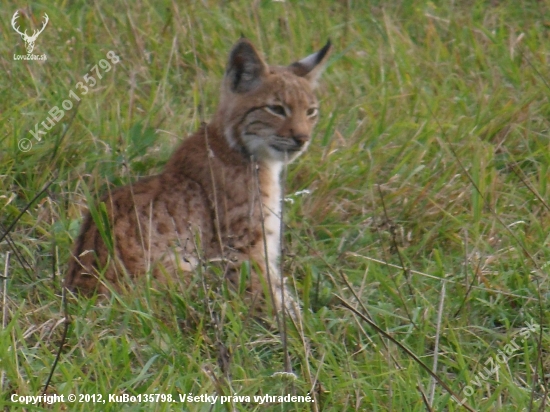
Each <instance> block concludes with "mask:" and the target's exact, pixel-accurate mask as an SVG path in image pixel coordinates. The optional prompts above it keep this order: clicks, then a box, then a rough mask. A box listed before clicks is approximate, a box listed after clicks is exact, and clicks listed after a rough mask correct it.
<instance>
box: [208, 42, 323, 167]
mask: <svg viewBox="0 0 550 412" xmlns="http://www.w3.org/2000/svg"><path fill="white" fill-rule="evenodd" d="M330 49H331V44H330V41H329V42H327V44H326V45H325V46H324V47H323V48H322V49H321V50H320V51H318V52H316V53H314V54H312V55H310V56H308V57H306V58H304V59H302V60H299V61H297V62H295V63H293V64H291V65H289V66H269V65H267V64H266V63H265V62H264V60H263V59H262V58H261V57H260V55H259V54H258V52H257V51H256V49H255V48H254V46H253V45H252V44H251V43H250V42H249V41H248V40H247V39H241V40H239V41H238V42H237V43H236V44H235V46H233V49H232V50H231V53H230V54H229V61H228V64H227V68H226V71H225V76H224V80H223V84H222V91H221V99H220V104H219V108H218V113H217V115H218V116H219V121H220V122H221V124H223V126H224V135H225V138H226V139H227V141H228V143H229V145H230V146H231V147H232V148H235V149H237V150H241V151H242V152H243V153H245V154H246V155H248V156H253V157H254V158H255V159H256V160H258V161H261V162H273V161H277V162H281V161H291V160H293V159H295V158H296V157H298V156H299V155H300V154H301V153H303V152H304V151H305V150H306V149H307V147H308V145H309V142H310V138H311V132H312V129H313V126H314V125H315V123H316V122H317V118H318V103H317V99H316V98H315V95H314V94H313V89H314V88H315V85H316V81H317V78H318V77H319V75H320V74H321V71H322V69H323V66H324V63H325V62H326V60H327V58H328V55H329V51H330Z"/></svg>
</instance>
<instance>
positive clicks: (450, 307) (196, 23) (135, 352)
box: [0, 0, 550, 411]
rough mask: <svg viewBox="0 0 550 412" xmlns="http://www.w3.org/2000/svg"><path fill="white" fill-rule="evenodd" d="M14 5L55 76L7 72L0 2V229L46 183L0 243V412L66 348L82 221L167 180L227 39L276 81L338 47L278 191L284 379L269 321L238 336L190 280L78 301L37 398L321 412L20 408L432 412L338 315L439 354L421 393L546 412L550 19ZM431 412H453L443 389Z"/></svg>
mask: <svg viewBox="0 0 550 412" xmlns="http://www.w3.org/2000/svg"><path fill="white" fill-rule="evenodd" d="M366 3H368V4H366ZM448 3H449V4H448ZM25 4H28V5H29V6H30V7H31V8H32V12H33V16H34V19H35V26H34V27H38V26H39V25H40V19H41V17H42V15H43V13H44V12H46V13H48V15H49V18H50V22H49V24H48V26H47V27H46V29H45V30H44V32H43V33H42V34H40V36H39V37H38V39H37V41H36V46H35V50H34V53H35V54H43V53H45V54H46V55H47V57H48V60H47V61H46V62H36V61H20V60H18V61H14V60H13V54H14V53H15V54H24V52H25V49H24V43H23V41H22V40H21V38H20V36H18V35H17V34H16V33H15V32H14V30H13V29H12V28H11V25H10V21H11V17H12V15H13V13H14V12H15V11H16V10H17V9H18V7H21V6H22V5H23V3H21V2H14V1H11V0H8V2H7V3H5V6H4V7H3V8H2V11H0V16H1V19H0V27H1V29H2V30H1V32H0V37H1V42H0V66H1V68H0V70H1V71H2V73H3V74H2V76H0V93H1V100H0V176H1V180H0V208H1V209H0V210H1V215H0V222H2V223H3V225H4V227H7V226H8V225H9V224H10V223H11V222H12V221H13V220H14V219H15V218H16V217H17V215H18V214H19V212H20V211H21V210H23V208H24V207H25V206H26V205H27V204H28V202H29V201H30V200H31V199H32V198H33V197H34V196H35V195H36V194H37V193H39V192H40V190H41V189H42V188H43V187H44V185H46V184H47V183H48V182H49V181H51V180H52V179H54V183H53V184H52V185H51V186H50V187H49V188H48V190H47V191H46V193H45V194H44V195H42V196H41V197H40V198H39V199H38V200H37V201H36V202H34V203H33V204H32V205H31V207H30V208H29V209H28V211H26V212H25V213H24V214H23V216H22V217H21V219H20V220H19V222H18V223H17V225H16V226H15V228H14V229H13V230H12V231H11V233H10V242H12V243H13V246H10V245H9V244H8V243H7V240H6V239H5V240H4V241H3V242H2V243H0V264H1V265H0V267H1V268H4V265H5V260H6V252H8V251H10V252H12V253H11V259H10V262H9V263H10V264H9V273H8V281H7V295H6V296H5V302H6V305H2V307H3V313H5V314H6V318H7V322H6V325H5V327H4V328H3V329H2V330H0V370H1V371H3V373H4V376H5V379H4V382H3V384H2V385H3V386H2V388H1V389H0V407H7V408H13V409H18V408H20V407H21V405H20V406H19V407H16V406H15V405H14V404H13V403H12V402H11V401H10V397H11V395H12V394H18V395H21V396H25V395H39V394H41V391H42V388H43V385H44V383H45V381H46V380H47V377H48V374H49V373H50V370H51V366H52V363H53V361H54V358H55V353H56V351H57V348H58V344H59V342H60V339H61V334H62V330H63V324H62V319H63V311H62V305H61V297H60V290H61V289H60V284H61V279H62V277H63V274H64V271H65V270H66V268H67V261H68V259H69V254H70V248H71V244H72V242H73V240H74V239H75V237H76V235H77V233H78V228H79V224H80V222H81V219H82V215H83V213H84V212H85V210H86V207H87V204H88V203H89V201H92V199H95V198H97V196H98V194H99V193H102V192H103V191H104V190H106V189H107V188H108V187H110V186H118V185H122V184H125V183H128V182H130V181H134V180H135V179H137V178H138V177H140V176H145V175H150V174H153V173H155V172H158V171H159V170H161V168H162V166H163V165H164V163H165V162H166V161H167V159H168V157H169V156H170V153H171V151H172V150H173V149H174V147H175V146H176V145H177V144H178V143H179V142H180V141H181V140H182V139H183V138H185V136H187V135H188V134H190V133H192V132H193V131H194V130H195V129H196V128H197V127H198V126H199V125H200V123H201V122H202V121H208V120H209V119H210V117H211V115H212V113H213V112H214V110H215V107H216V104H217V93H218V88H219V84H220V80H221V77H222V75H223V69H224V65H225V62H226V59H227V54H228V51H229V49H230V47H231V45H232V44H233V42H234V41H235V40H236V39H238V38H239V37H240V36H241V34H243V35H245V36H246V37H248V38H250V39H251V40H252V41H253V42H254V43H255V44H256V45H257V46H258V47H259V48H260V49H261V50H262V51H263V52H264V54H265V55H266V57H267V59H268V61H270V62H272V63H281V64H282V63H290V62H292V61H293V60H294V59H297V58H300V57H303V56H305V55H307V54H308V53H311V52H312V51H314V50H316V49H318V48H320V47H321V46H322V45H323V44H324V43H325V41H326V39H327V38H330V39H331V40H332V41H333V43H334V46H335V48H334V53H333V55H332V57H331V59H330V61H329V67H328V68H327V70H326V73H325V74H324V76H323V79H322V80H321V85H320V88H319V97H320V99H321V104H322V106H321V108H322V115H321V120H320V122H319V124H318V127H317V130H316V136H315V140H314V142H313V144H312V145H311V149H310V151H309V152H308V153H307V154H306V155H304V156H303V157H302V158H301V159H299V160H298V161H296V162H295V163H294V164H292V166H291V167H290V168H289V171H288V172H289V176H288V182H287V185H286V186H287V193H288V194H289V195H292V193H295V192H297V191H299V190H304V189H308V190H309V191H310V192H311V193H310V194H306V195H302V196H294V199H295V201H294V203H290V202H289V203H287V209H286V211H285V214H286V221H287V224H288V227H287V229H286V234H285V242H286V248H287V257H286V261H285V268H286V273H288V274H292V275H293V277H294V279H295V281H296V284H297V293H298V295H299V296H300V299H301V300H302V301H303V302H305V306H306V307H305V309H304V323H303V328H302V329H299V330H295V329H294V328H293V327H292V326H291V325H289V328H288V329H289V336H288V352H289V356H290V363H291V367H292V371H293V372H294V373H295V377H289V376H285V375H284V374H279V373H278V372H282V371H284V370H285V369H284V358H285V355H284V351H283V345H282V343H281V339H280V334H279V332H278V330H277V327H276V322H275V320H274V319H271V318H268V319H266V320H265V322H258V321H256V320H254V319H253V318H252V317H250V316H249V311H248V309H247V307H246V304H245V303H244V302H243V301H242V300H241V299H240V297H239V296H236V295H235V293H234V292H233V291H230V290H227V289H226V288H225V286H224V285H223V284H220V283H219V282H215V281H212V279H208V278H204V277H203V276H201V274H200V273H197V274H196V276H195V277H194V279H193V283H192V287H190V288H183V286H182V285H179V284H177V285H171V286H169V287H162V286H159V285H156V284H154V283H151V284H150V285H149V287H145V288H137V289H136V290H135V291H133V293H128V294H125V295H123V296H120V297H119V296H114V297H113V298H112V299H111V300H110V301H96V300H95V299H92V300H84V299H82V300H80V301H74V300H71V302H70V304H69V311H70V315H71V325H70V329H69V334H68V340H67V344H66V347H65V349H64V351H63V353H62V355H61V358H60V361H59V364H58V366H57V368H56V370H55V373H54V375H53V379H52V382H51V385H50V388H49V393H50V394H64V395H65V396H67V395H68V394H71V393H73V394H88V395H93V394H102V395H103V397H104V399H108V398H107V397H108V395H109V394H115V395H122V394H129V395H138V394H170V395H172V396H173V397H174V399H179V395H180V394H181V395H183V394H190V393H192V394H193V395H201V394H208V395H218V396H229V395H233V394H237V395H239V396H250V397H253V396H254V395H264V394H270V395H286V394H296V395H306V394H308V393H309V394H311V396H313V397H314V399H315V403H283V404H272V405H269V406H267V407H266V406H265V405H257V404H255V403H253V402H252V403H250V404H246V403H239V402H234V403H224V404H221V403H220V402H217V403H216V404H215V405H213V406H211V405H209V404H206V403H185V404H183V405H182V404H179V403H178V404H176V403H174V404H168V403H144V402H142V403H135V404H130V403H128V404H125V405H121V404H116V403H109V402H107V403H105V404H102V403H99V404H90V403H76V404H68V403H65V404H59V403H58V404H54V405H38V406H35V407H34V408H29V410H42V409H48V410H83V411H84V410H85V411H88V410H98V411H99V410H101V411H105V410H112V411H118V410H121V409H122V410H159V411H164V410H166V411H168V410H181V409H182V407H183V409H184V410H189V411H226V410H227V411H231V410H238V411H245V410H246V411H264V410H272V411H304V410H313V411H347V410H350V411H351V410H365V411H426V410H427V408H426V406H425V405H424V403H423V401H422V393H421V392H424V393H425V394H426V396H429V392H430V391H429V387H430V381H431V378H430V376H429V375H428V374H427V373H426V372H425V371H424V370H423V369H422V368H421V367H420V366H419V365H418V364H417V363H416V362H415V361H414V360H413V359H412V358H411V357H410V356H408V355H407V354H406V353H405V352H403V351H402V350H401V349H399V348H398V347H397V346H396V345H395V344H394V343H392V342H390V341H389V340H387V339H386V338H383V337H382V336H380V335H379V334H378V333H377V332H376V331H375V330H374V329H372V328H371V327H369V326H368V325H367V324H366V323H364V322H362V321H361V320H360V319H359V318H358V317H357V316H355V315H354V314H353V313H352V312H350V311H349V310H347V309H345V308H344V307H343V306H342V305H341V304H340V301H339V300H338V298H337V297H336V296H340V297H342V298H343V299H345V300H347V301H348V302H350V303H351V304H352V305H353V306H354V307H357V308H358V310H359V311H361V312H363V313H367V312H366V311H368V313H369V314H370V316H372V319H373V320H374V321H375V322H376V324H378V325H379V326H380V327H381V328H382V329H383V330H385V331H386V332H387V333H389V334H390V335H391V336H393V337H394V338H395V339H396V340H397V341H399V342H400V343H401V344H403V345H405V346H406V347H407V348H409V349H410V350H411V351H412V352H414V353H415V354H416V355H417V356H418V357H419V358H420V359H422V361H423V362H424V363H426V364H427V365H429V366H430V368H431V367H432V364H433V357H434V349H435V340H436V335H438V334H439V348H438V353H439V358H438V368H437V374H438V376H439V377H440V378H441V379H442V380H443V381H445V382H446V383H447V384H448V385H449V386H450V387H451V388H452V389H453V391H455V392H456V393H458V394H460V396H461V397H465V396H466V395H465V394H470V396H468V397H467V402H468V404H469V405H471V407H472V408H473V409H474V410H478V411H519V410H541V411H542V410H545V409H547V408H548V406H547V405H548V403H549V400H546V401H544V396H545V393H547V389H548V385H547V384H548V376H549V375H548V374H549V371H548V370H549V369H550V358H549V357H548V346H549V344H550V335H549V333H548V328H547V325H548V322H549V319H548V313H549V310H548V309H549V305H548V298H549V296H550V290H549V283H548V281H549V280H548V270H549V269H548V268H549V267H550V263H548V262H550V243H549V237H548V229H547V228H548V227H549V225H550V213H549V211H550V209H549V208H548V204H549V203H550V201H549V195H550V193H549V190H548V187H549V186H548V179H549V173H550V171H549V164H550V150H549V149H550V144H549V140H548V130H549V124H548V119H549V118H550V104H549V102H548V96H549V92H550V86H549V79H550V75H549V69H548V67H549V64H548V63H549V55H548V50H549V49H550V39H549V37H548V27H549V26H550V10H549V8H548V5H547V4H546V3H545V2H534V1H533V2H529V1H527V2H522V4H521V6H520V5H518V3H517V2H513V1H501V2H484V1H466V2H424V1H420V0H416V1H414V0H413V1H393V2H381V1H380V2H378V1H372V2H361V1H355V2H352V1H349V2H344V1H340V2H333V1H329V0H318V1H315V2H314V1H289V0H287V1H285V2H275V1H268V0H260V1H256V2H245V1H240V0H238V1H232V2H222V1H219V2H216V1H189V2H170V1H156V2H152V1H148V0H139V1H136V2H106V1H98V2H86V1H83V0H75V1H70V2H62V1H53V2H49V3H48V4H46V3H38V2H27V3H25ZM451 4H452V5H451ZM26 10H27V11H28V9H26ZM20 24H21V25H22V29H23V30H24V29H25V28H26V27H29V26H28V25H26V24H28V21H26V20H25V19H24V18H20ZM29 31H32V30H30V27H29ZM110 50H112V51H115V52H116V54H117V55H119V56H120V58H121V61H120V62H119V63H118V64H116V65H115V64H113V65H112V67H113V68H112V70H110V71H109V72H104V71H101V72H100V73H101V74H102V79H97V85H96V86H95V87H94V88H93V89H92V90H90V92H88V94H86V95H82V94H81V89H77V88H76V85H77V83H78V82H82V81H83V76H84V75H85V74H86V73H88V72H89V71H90V70H91V68H92V66H94V65H95V64H98V63H99V61H100V60H101V59H106V54H107V52H108V51H110ZM71 90H72V91H74V92H75V93H77V94H78V96H79V97H81V102H80V105H79V106H78V108H73V109H72V110H70V111H67V112H66V113H65V116H64V118H63V119H61V121H60V122H59V123H58V124H57V125H56V126H54V127H53V128H52V129H51V130H50V131H49V132H48V133H47V134H45V135H43V136H42V142H40V143H39V142H36V141H35V140H34V139H33V138H32V136H31V135H30V133H29V129H30V130H33V129H34V125H35V124H36V123H39V122H42V121H45V120H46V118H47V117H48V111H50V110H51V109H52V108H53V107H54V106H57V107H59V108H61V107H62V106H61V105H62V102H63V101H64V100H66V99H69V98H70V97H69V93H70V91H71ZM73 102H74V100H73ZM41 129H43V128H41ZM23 138H28V139H30V140H31V142H32V143H33V146H32V148H31V149H30V150H29V151H27V152H23V151H21V150H20V149H19V148H18V142H19V141H20V139H23ZM13 249H16V250H18V252H19V254H20V255H21V258H20V259H16V257H15V256H14V255H13ZM20 260H21V261H20ZM23 260H24V261H23ZM401 261H402V262H403V264H404V266H405V267H406V269H407V271H404V270H403V269H402V268H401V265H402V264H401ZM25 262H27V263H25ZM386 263H388V264H389V265H387V264H386ZM392 265H393V266H392ZM344 277H345V278H346V279H347V281H348V282H349V284H350V285H351V288H350V287H348V285H347V284H346V282H345V281H344ZM444 279H446V283H445V284H446V294H445V300H444V304H443V306H442V313H441V317H442V320H441V323H440V325H439V326H438V322H437V319H438V311H439V302H440V298H441V290H442V286H443V280H444ZM354 294H355V295H357V296H358V298H359V299H360V301H361V303H359V302H357V300H356V299H355V296H354ZM531 320H533V321H535V322H536V323H539V324H541V325H542V333H541V335H540V336H539V335H538V332H537V333H531V334H530V336H529V337H528V338H527V339H525V341H524V342H522V343H520V344H519V346H520V348H519V349H517V350H515V351H514V353H513V355H512V356H511V357H510V359H508V360H507V362H505V364H502V365H501V367H500V369H499V370H498V372H497V373H495V374H492V375H491V376H489V377H488V378H487V379H486V380H482V381H481V384H480V386H476V385H474V384H472V383H471V381H475V380H476V376H477V377H479V373H482V374H484V375H487V373H485V372H483V371H484V368H486V367H488V364H487V362H488V359H490V358H493V359H494V358H495V357H496V356H497V354H498V351H499V350H504V348H505V346H506V345H507V344H509V343H510V342H511V341H512V340H513V339H514V338H515V337H516V336H517V334H518V333H519V332H520V331H521V330H522V328H523V327H525V325H526V322H528V321H531ZM438 331H439V332H438ZM539 338H540V339H541V342H540V344H539V343H538V342H537V341H538V339H539ZM517 341H518V343H519V342H520V340H519V339H518V340H517ZM468 386H470V387H471V388H472V389H471V391H470V389H469V388H467V387H468ZM419 388H421V389H419ZM545 405H546V406H545ZM432 408H433V410H434V411H459V410H465V409H463V408H461V407H460V406H459V405H458V404H457V403H456V402H454V401H453V400H451V399H450V395H449V394H448V393H447V392H446V391H445V390H444V389H443V388H442V386H441V385H436V388H435V396H434V400H433V406H432Z"/></svg>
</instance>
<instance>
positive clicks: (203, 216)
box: [65, 39, 331, 313]
mask: <svg viewBox="0 0 550 412" xmlns="http://www.w3.org/2000/svg"><path fill="white" fill-rule="evenodd" d="M330 49H331V45H330V42H328V43H327V44H326V45H325V46H324V47H323V48H322V49H321V50H320V51H318V52H317V53H314V54H312V55H310V56H308V57H306V58H304V59H303V60H300V61H298V62H295V63H293V64H291V65H290V66H286V67H282V66H268V65H267V64H266V63H265V62H264V60H263V59H262V58H261V57H260V55H259V54H258V52H257V51H256V49H255V48H254V46H253V45H252V44H251V43H250V42H249V41H248V40H246V39H241V40H239V41H238V42H237V43H236V44H235V46H233V49H232V50H231V53H230V55H229V61H228V64H227V68H226V71H225V76H224V79H223V83H222V87H221V97H220V102H219V106H218V109H217V111H216V114H215V115H214V119H213V120H212V122H211V123H210V124H208V125H205V126H203V127H202V128H201V129H200V130H199V131H197V132H196V133H195V134H193V135H192V136H190V137H189V138H187V139H186V140H185V141H184V142H183V143H182V144H181V145H180V146H179V148H178V149H177V150H176V151H175V153H174V154H173V155H172V157H171V158H170V160H169V161H168V163H167V165H166V168H165V170H164V171H163V172H162V173H161V174H159V175H157V176H151V177H147V178H144V179H141V180H139V181H137V182H136V183H133V184H131V185H128V186H124V187H121V188H118V189H116V190H114V191H111V192H109V193H107V194H106V195H105V196H103V198H102V202H104V205H101V206H100V207H98V208H97V210H98V214H97V216H99V217H96V219H94V218H92V215H91V214H90V213H88V214H87V216H86V217H85V219H84V222H83V224H82V229H81V232H80V235H79V237H78V239H77V241H76V244H75V246H74V251H73V257H72V259H71V261H70V264H69V269H68V274H67V277H66V279H65V286H66V287H67V288H68V289H70V290H74V291H80V292H82V293H84V294H90V293H93V292H98V293H103V294H107V291H108V288H107V287H106V282H110V283H111V284H112V285H113V286H115V288H116V287H117V285H119V284H120V283H121V282H122V281H123V280H124V278H125V277H126V276H129V277H131V278H134V277H139V276H142V275H143V274H145V273H147V272H148V271H150V273H152V274H153V275H154V276H155V277H156V278H159V279H163V278H164V277H165V276H166V274H170V275H176V274H177V273H185V272H187V273H188V272H191V271H192V270H193V269H194V268H195V267H196V266H197V265H198V264H200V263H201V262H206V261H209V260H215V259H217V260H219V259H222V260H223V261H224V262H226V264H227V267H228V269H227V270H226V273H227V276H228V277H229V278H230V280H232V281H235V278H234V276H233V275H234V274H235V273H237V272H238V268H239V267H240V264H241V263H242V262H243V261H250V262H251V263H252V265H251V266H250V267H251V268H252V270H251V272H252V273H251V279H250V281H249V284H248V287H247V291H248V292H250V293H251V294H252V296H253V297H257V296H259V297H261V296H263V286H262V283H263V284H265V285H267V287H268V288H269V290H270V294H271V295H272V297H273V299H274V302H273V303H274V306H275V308H276V310H282V306H283V304H282V294H284V300H285V306H286V308H287V309H288V310H290V311H291V313H295V311H296V310H297V309H296V308H297V305H296V303H295V301H294V299H293V298H292V296H291V295H290V294H289V293H288V291H287V289H286V286H285V284H284V282H283V280H282V278H281V274H280V271H279V265H278V259H279V256H280V211H281V204H280V202H281V196H282V193H281V185H280V174H281V171H282V169H283V166H284V164H285V162H290V161H292V160H293V159H295V158H296V157H298V156H299V155H300V154H301V153H303V152H304V151H305V150H306V148H307V147H308V145H309V142H310V138H311V132H312V129H313V126H314V125H315V123H316V122H317V117H318V105H317V100H316V99H315V96H314V94H313V91H312V90H313V89H314V87H315V83H316V80H317V78H318V76H319V74H320V72H321V70H322V67H323V65H324V63H325V61H326V59H327V57H328V54H329V51H330ZM102 210H103V212H102ZM98 226H99V229H98ZM102 232H103V234H102ZM266 254H267V256H266ZM260 277H262V278H263V279H260Z"/></svg>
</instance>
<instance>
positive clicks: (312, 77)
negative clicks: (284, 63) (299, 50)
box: [288, 40, 332, 86]
mask: <svg viewBox="0 0 550 412" xmlns="http://www.w3.org/2000/svg"><path fill="white" fill-rule="evenodd" d="M331 49H332V44H331V42H330V40H328V41H327V44H325V46H324V47H323V48H322V49H321V50H319V51H318V52H316V53H313V54H310V55H309V56H307V57H305V58H303V59H302V60H299V61H297V62H295V63H292V64H291V65H290V66H288V68H289V69H290V70H291V71H292V72H293V73H294V74H295V75H297V76H300V77H305V78H306V79H308V80H309V81H310V83H311V84H312V85H313V86H315V85H316V83H317V79H318V78H319V76H321V73H322V72H323V69H324V68H325V63H326V61H327V59H328V56H329V55H330V50H331Z"/></svg>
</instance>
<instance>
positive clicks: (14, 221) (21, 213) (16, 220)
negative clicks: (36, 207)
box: [0, 173, 57, 242]
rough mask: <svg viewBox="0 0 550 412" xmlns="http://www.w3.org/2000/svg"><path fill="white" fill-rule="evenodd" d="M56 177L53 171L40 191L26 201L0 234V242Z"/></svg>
mask: <svg viewBox="0 0 550 412" xmlns="http://www.w3.org/2000/svg"><path fill="white" fill-rule="evenodd" d="M56 179H57V173H54V177H53V178H52V179H51V180H50V181H49V182H48V183H46V185H45V186H44V187H43V188H42V190H40V192H38V193H37V194H36V195H35V196H34V197H33V198H32V200H31V201H30V202H29V203H27V205H26V206H25V207H24V208H23V210H22V211H21V212H19V215H17V217H16V218H15V219H14V220H13V222H11V224H10V225H9V226H8V228H7V229H6V230H5V231H4V233H2V235H1V236H0V242H2V241H3V240H4V238H5V237H6V236H7V235H8V234H9V233H10V232H11V231H12V229H13V228H14V227H15V225H16V224H17V222H19V219H21V217H22V216H23V215H24V214H25V212H26V211H27V210H29V208H30V207H31V206H32V205H33V203H34V202H36V200H37V199H38V198H39V197H40V196H42V194H43V193H44V192H46V190H48V188H49V187H50V186H51V185H52V183H53V182H55V180H56Z"/></svg>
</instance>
